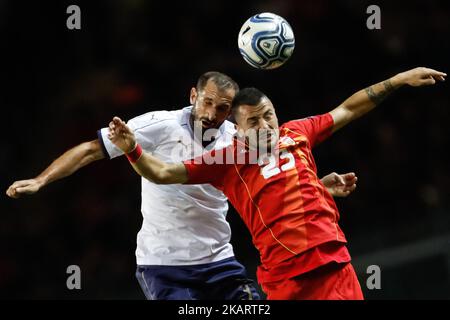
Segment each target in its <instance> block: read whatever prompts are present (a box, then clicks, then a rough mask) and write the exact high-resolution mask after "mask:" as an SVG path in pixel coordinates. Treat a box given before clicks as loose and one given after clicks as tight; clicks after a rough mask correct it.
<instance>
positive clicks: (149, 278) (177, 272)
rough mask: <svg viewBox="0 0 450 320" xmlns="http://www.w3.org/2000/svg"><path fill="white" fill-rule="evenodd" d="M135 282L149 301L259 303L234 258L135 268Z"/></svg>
mask: <svg viewBox="0 0 450 320" xmlns="http://www.w3.org/2000/svg"><path fill="white" fill-rule="evenodd" d="M136 278H137V279H138V281H139V284H140V286H141V288H142V290H143V291H144V294H145V296H146V298H147V299H148V300H259V299H260V296H259V294H258V291H257V290H256V288H255V286H254V283H253V281H252V280H250V279H248V278H247V272H246V270H245V268H244V266H243V265H241V264H240V263H239V262H237V260H236V259H235V258H234V257H231V258H227V259H224V260H221V261H217V262H213V263H207V264H200V265H192V266H138V267H137V270H136Z"/></svg>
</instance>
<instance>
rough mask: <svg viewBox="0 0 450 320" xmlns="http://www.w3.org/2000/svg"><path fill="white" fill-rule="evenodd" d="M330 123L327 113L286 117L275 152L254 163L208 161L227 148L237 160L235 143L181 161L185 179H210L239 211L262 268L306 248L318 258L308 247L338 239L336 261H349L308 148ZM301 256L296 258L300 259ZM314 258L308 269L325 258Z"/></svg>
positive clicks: (328, 132)
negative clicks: (277, 155)
mask: <svg viewBox="0 0 450 320" xmlns="http://www.w3.org/2000/svg"><path fill="white" fill-rule="evenodd" d="M332 127H333V118H332V117H331V115H330V114H329V113H327V114H324V115H320V116H315V117H310V118H306V119H302V120H294V121H290V122H287V123H285V124H283V125H282V126H281V127H280V139H279V151H280V154H279V157H277V159H275V156H273V155H270V156H266V159H264V160H265V161H258V164H248V163H247V164H239V162H238V161H234V163H225V164H223V163H222V164H221V163H211V159H214V158H215V159H218V158H220V157H217V156H218V154H217V153H223V154H226V155H229V154H230V153H231V154H232V155H233V156H234V157H235V159H236V157H237V155H238V154H239V153H242V152H244V151H245V150H242V148H241V149H239V147H238V146H237V144H236V143H235V144H234V145H232V146H229V147H228V148H225V149H222V150H213V151H211V152H210V153H206V154H204V155H203V156H202V157H201V159H194V160H189V161H185V162H184V164H185V166H186V169H187V173H188V182H187V183H189V184H200V183H210V184H212V185H213V186H214V187H216V188H217V189H219V190H221V191H223V193H224V194H225V195H226V196H227V198H228V200H229V201H230V202H231V204H232V205H233V206H234V207H235V209H236V210H237V211H238V213H239V215H240V216H241V218H242V219H243V221H244V222H245V224H246V225H247V228H248V229H249V230H250V233H251V236H252V239H253V243H254V245H255V246H256V248H257V249H258V250H259V253H260V257H261V262H262V266H261V267H262V269H263V270H268V271H270V270H276V268H277V266H284V265H286V263H288V264H292V263H291V262H289V261H287V260H289V259H292V258H299V257H301V255H302V254H304V253H306V254H308V253H309V254H310V255H311V256H314V257H316V258H317V257H318V256H320V254H318V253H317V252H316V251H317V250H311V249H313V248H317V247H319V245H321V244H325V243H328V242H335V243H341V244H342V245H340V246H338V247H339V250H337V251H336V255H337V256H339V257H340V259H339V260H340V261H338V262H343V261H344V260H346V261H349V260H350V256H349V255H348V251H347V249H346V248H345V246H344V245H343V244H345V243H346V239H345V236H344V234H343V232H342V231H341V229H340V228H339V225H338V220H339V212H338V209H337V207H336V204H335V202H334V200H333V197H332V196H331V195H330V194H329V192H328V190H327V189H326V188H325V186H324V185H323V184H322V182H321V181H320V179H319V178H318V176H317V169H316V164H315V161H314V158H313V156H312V153H311V149H312V148H313V147H314V146H316V145H317V144H318V143H320V142H321V141H323V140H324V139H326V138H327V137H329V135H331V130H332ZM223 159H226V156H224V157H223ZM199 160H201V161H199ZM231 162H232V161H231ZM236 162H237V163H236ZM342 248H343V249H342ZM344 249H345V250H344ZM344 251H345V252H344ZM311 252H313V254H311ZM314 252H316V253H314ZM304 258H305V257H304V256H303V257H302V259H300V260H299V261H303V262H304ZM313 260H314V261H313V262H311V263H309V266H308V269H310V268H314V267H318V266H319V265H321V264H324V263H327V262H329V261H323V259H322V260H320V259H313ZM316 260H317V261H316ZM319 260H320V261H319ZM341 260H342V261H341ZM294 264H295V263H294ZM314 264H316V265H314ZM317 264H318V265H317ZM282 269H283V268H282ZM296 269H298V268H296ZM295 272H297V273H296V274H300V273H301V272H302V271H301V270H297V271H295ZM285 275H286V274H285Z"/></svg>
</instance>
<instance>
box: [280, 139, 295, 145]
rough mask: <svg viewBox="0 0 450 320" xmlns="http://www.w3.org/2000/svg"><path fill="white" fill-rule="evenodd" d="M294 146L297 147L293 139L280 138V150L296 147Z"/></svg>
mask: <svg viewBox="0 0 450 320" xmlns="http://www.w3.org/2000/svg"><path fill="white" fill-rule="evenodd" d="M294 145H295V141H294V139H292V138H291V137H289V136H284V137H281V138H280V148H281V147H289V146H294Z"/></svg>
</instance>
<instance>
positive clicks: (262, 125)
mask: <svg viewBox="0 0 450 320" xmlns="http://www.w3.org/2000/svg"><path fill="white" fill-rule="evenodd" d="M258 129H270V125H269V123H268V122H267V121H266V120H264V119H263V118H261V119H260V120H259V128H258Z"/></svg>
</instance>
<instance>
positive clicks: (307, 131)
mask: <svg viewBox="0 0 450 320" xmlns="http://www.w3.org/2000/svg"><path fill="white" fill-rule="evenodd" d="M333 126H334V121H333V117H332V116H331V114H330V113H325V114H322V115H318V116H313V117H309V118H305V119H300V120H293V121H290V122H288V123H286V127H287V128H289V129H290V130H293V131H295V132H297V133H300V134H302V135H304V136H306V137H307V139H308V140H309V143H310V145H311V148H313V147H314V146H316V145H318V144H319V143H321V142H323V141H324V140H326V139H327V138H329V137H330V136H331V133H332V131H333Z"/></svg>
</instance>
